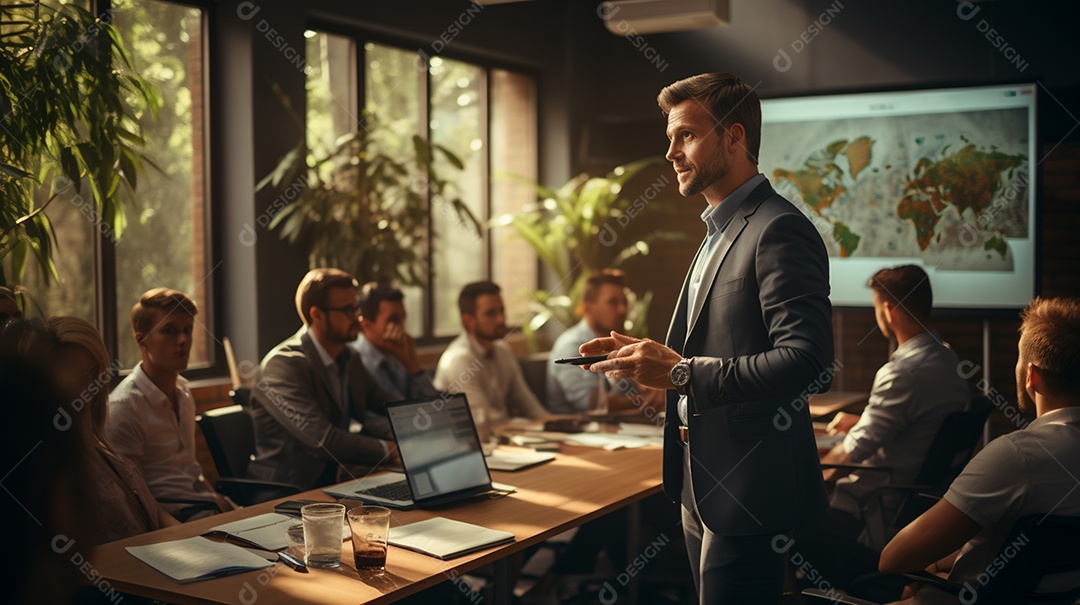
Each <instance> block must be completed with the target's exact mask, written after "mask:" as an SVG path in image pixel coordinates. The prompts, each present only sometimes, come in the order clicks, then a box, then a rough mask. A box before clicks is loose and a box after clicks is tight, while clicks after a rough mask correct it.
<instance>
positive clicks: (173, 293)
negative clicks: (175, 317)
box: [131, 288, 199, 334]
mask: <svg viewBox="0 0 1080 605" xmlns="http://www.w3.org/2000/svg"><path fill="white" fill-rule="evenodd" d="M176 309H183V310H184V311H186V312H187V314H188V315H190V316H192V317H195V316H196V315H198V314H199V305H197V304H195V301H194V300H191V297H190V296H188V295H187V294H184V293H183V292H181V291H179V290H173V289H171V288H154V289H153V290H147V291H146V293H144V294H143V295H142V296H141V297H140V298H139V302H137V303H135V306H133V307H131V331H132V332H134V333H139V332H142V333H143V334H146V333H147V332H149V331H150V330H152V329H153V328H154V320H155V319H156V316H155V313H154V311H157V310H159V311H161V312H162V313H164V314H165V315H168V314H169V313H172V312H173V311H174V310H176Z"/></svg>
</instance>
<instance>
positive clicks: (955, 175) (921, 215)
mask: <svg viewBox="0 0 1080 605" xmlns="http://www.w3.org/2000/svg"><path fill="white" fill-rule="evenodd" d="M960 138H961V141H962V142H963V143H966V145H965V146H964V147H962V148H960V149H959V150H958V151H954V150H952V149H950V148H951V145H946V146H945V147H944V148H943V149H942V150H941V152H940V154H939V157H933V158H931V157H923V158H921V159H920V160H919V161H918V162H917V163H916V165H915V168H914V170H912V173H911V174H905V175H904V182H902V184H900V185H899V187H898V193H897V195H898V197H899V201H898V202H897V203H896V216H897V217H899V218H900V219H902V220H905V221H911V223H912V225H913V226H914V228H915V237H916V243H917V244H918V246H919V250H922V251H925V250H926V249H927V247H929V246H930V244H931V243H934V242H937V243H938V244H940V243H941V240H942V234H941V233H936V230H937V226H938V223H939V222H940V220H941V216H942V214H943V213H944V212H945V211H946V210H947V209H948V207H949V206H952V207H954V209H955V210H956V212H957V213H958V214H959V215H960V216H963V215H964V213H965V212H966V211H967V210H969V209H970V210H971V211H972V213H973V215H974V216H975V217H980V216H982V215H983V213H984V212H985V211H987V210H988V209H989V208H990V206H991V204H992V203H993V201H994V199H995V196H996V195H997V194H998V191H999V190H1000V189H1001V187H1002V176H1003V175H1011V174H1012V171H1013V170H1014V169H1016V168H1018V167H1020V166H1023V165H1024V163H1025V162H1026V161H1027V156H1026V155H1024V154H1007V153H1003V152H1001V151H998V147H997V146H991V147H990V150H989V151H986V150H981V149H979V148H978V147H977V146H976V145H975V144H973V143H971V142H970V141H969V140H968V139H967V138H966V137H963V136H961V137H960ZM921 139H922V137H916V138H915V141H916V143H921V142H923V141H922V140H921ZM875 143H876V141H875V140H874V139H873V138H871V137H869V136H861V137H859V138H856V139H854V140H849V139H846V138H844V139H836V140H834V141H831V142H829V143H828V144H826V145H825V146H824V147H822V148H821V149H818V150H816V151H814V152H812V153H811V154H810V156H809V157H808V158H807V159H806V161H805V162H804V163H803V166H802V167H800V168H797V169H794V170H786V169H783V168H777V169H775V170H773V180H774V182H780V181H784V180H786V181H788V182H790V183H791V184H792V185H794V186H795V187H796V188H797V189H798V191H799V193H800V194H801V196H802V200H803V202H804V203H805V204H806V205H807V206H808V207H809V208H810V210H811V211H812V212H814V213H815V214H816V215H818V216H819V217H821V218H823V219H825V220H826V221H828V222H829V224H831V225H832V227H833V232H832V238H833V240H835V241H836V243H837V245H838V246H839V249H840V256H841V257H848V256H851V255H853V254H854V253H855V251H856V250H857V249H858V247H859V242H860V241H861V240H862V234H860V233H859V232H857V231H856V230H855V229H853V228H852V226H851V225H849V224H846V223H844V222H842V221H841V220H839V218H838V217H837V216H835V211H826V210H827V209H828V208H830V207H832V206H833V205H834V204H836V203H837V202H838V201H840V200H841V199H843V198H844V197H845V196H846V195H848V193H849V191H850V190H851V187H853V186H854V184H855V181H856V180H857V179H858V178H859V176H860V175H861V174H863V173H864V170H866V169H867V168H868V167H869V168H871V170H870V171H868V172H867V174H870V175H871V176H870V177H869V178H878V177H876V176H873V175H874V173H876V172H878V171H879V169H878V168H877V167H871V164H872V163H873V159H874V154H873V149H874V145H875ZM841 156H842V157H844V158H846V159H847V171H848V172H849V174H847V175H845V167H844V166H843V163H842V162H841V163H838V162H837V160H838V159H839V158H840V157H841ZM891 167H892V166H891V165H888V166H886V168H891ZM935 233H936V237H935ZM984 248H985V249H986V250H988V251H991V250H992V251H994V252H996V253H997V254H999V255H1001V257H1002V258H1005V257H1006V256H1007V254H1008V243H1007V241H1006V240H1005V238H1004V237H1003V236H1002V234H1000V233H998V234H995V235H994V236H993V237H991V238H990V239H988V240H987V241H986V242H985V243H984Z"/></svg>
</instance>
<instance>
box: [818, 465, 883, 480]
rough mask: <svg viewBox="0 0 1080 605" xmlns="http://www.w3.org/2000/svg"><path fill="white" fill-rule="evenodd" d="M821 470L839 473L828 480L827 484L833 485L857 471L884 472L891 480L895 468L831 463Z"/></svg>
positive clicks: (823, 466) (822, 466)
mask: <svg viewBox="0 0 1080 605" xmlns="http://www.w3.org/2000/svg"><path fill="white" fill-rule="evenodd" d="M821 470H823V471H827V470H835V471H837V472H836V473H834V474H833V476H832V477H830V478H829V479H827V480H826V481H827V482H829V483H832V482H833V481H836V480H837V479H841V478H843V477H846V476H848V475H849V474H851V473H853V472H856V471H859V472H862V471H874V472H884V473H888V474H889V478H890V479H891V478H892V471H893V467H891V466H873V465H870V464H833V463H831V462H826V463H823V464H822V465H821Z"/></svg>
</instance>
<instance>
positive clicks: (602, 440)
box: [564, 433, 663, 450]
mask: <svg viewBox="0 0 1080 605" xmlns="http://www.w3.org/2000/svg"><path fill="white" fill-rule="evenodd" d="M564 443H570V444H573V445H584V446H588V447H602V448H604V449H606V450H619V449H623V448H627V449H633V448H638V447H645V446H646V445H662V444H663V439H661V438H644V437H633V436H629V435H617V434H615V433H596V434H588V435H571V436H569V437H567V438H566V440H565V441H564Z"/></svg>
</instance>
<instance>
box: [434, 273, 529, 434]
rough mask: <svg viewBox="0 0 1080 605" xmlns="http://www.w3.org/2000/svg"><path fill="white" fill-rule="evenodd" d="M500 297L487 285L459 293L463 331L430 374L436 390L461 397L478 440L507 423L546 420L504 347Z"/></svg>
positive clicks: (496, 289)
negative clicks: (515, 419) (521, 418)
mask: <svg viewBox="0 0 1080 605" xmlns="http://www.w3.org/2000/svg"><path fill="white" fill-rule="evenodd" d="M501 291H502V290H501V289H500V288H499V286H498V285H497V284H494V283H492V282H490V281H481V282H474V283H471V284H468V285H466V286H465V287H464V288H462V290H461V295H460V296H459V297H458V310H459V311H460V312H461V324H462V326H463V327H464V328H465V331H464V332H463V333H462V334H461V335H460V336H458V337H457V338H455V339H454V341H453V342H451V343H450V346H448V347H446V351H444V352H443V354H442V357H440V358H439V365H438V367H437V368H436V370H435V388H437V389H439V390H441V391H446V392H449V393H464V394H465V397H466V398H467V399H468V401H469V408H470V409H471V410H472V414H473V419H474V420H475V421H476V426H477V429H478V430H479V431H480V437H481V439H486V438H487V437H489V436H490V431H491V429H492V428H494V427H496V426H498V425H499V424H502V423H504V422H506V421H507V420H509V419H510V418H511V417H514V416H524V417H526V418H533V419H540V418H544V417H546V416H547V415H548V412H547V410H546V409H545V408H544V406H543V405H542V404H541V403H540V400H539V399H537V398H536V395H534V394H533V392H532V391H531V390H530V389H529V385H528V384H526V383H525V376H524V374H522V371H521V364H519V363H518V360H517V358H516V357H514V353H513V351H511V350H510V347H509V346H508V345H507V344H506V343H505V342H503V339H504V338H505V337H506V334H507V332H508V331H509V330H508V329H507V327H506V307H505V305H504V304H503V299H502V294H501Z"/></svg>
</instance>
